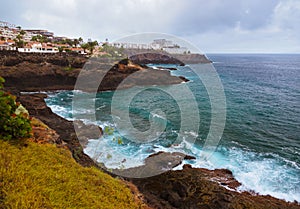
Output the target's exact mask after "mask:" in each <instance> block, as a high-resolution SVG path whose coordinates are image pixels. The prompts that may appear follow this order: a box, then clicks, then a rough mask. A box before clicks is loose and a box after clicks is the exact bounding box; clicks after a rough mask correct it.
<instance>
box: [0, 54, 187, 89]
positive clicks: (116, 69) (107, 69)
mask: <svg viewBox="0 0 300 209" xmlns="http://www.w3.org/2000/svg"><path fill="white" fill-rule="evenodd" d="M1 53H2V56H1V58H0V76H2V77H4V78H5V80H6V83H5V86H6V87H7V88H12V87H14V88H17V89H18V90H20V91H51V90H72V89H74V85H75V83H76V80H77V77H78V75H79V73H80V72H81V69H82V67H83V66H84V65H85V64H87V65H86V67H87V68H88V70H84V72H83V73H82V74H81V75H82V78H83V79H85V80H86V90H89V88H90V87H91V86H95V85H97V86H98V85H99V83H95V82H99V78H100V77H101V76H104V79H103V80H102V82H101V84H100V86H99V89H98V90H99V91H105V90H115V89H116V88H117V87H120V86H119V85H120V83H121V82H122V81H123V80H124V79H125V78H127V77H128V76H129V75H131V76H132V79H130V82H127V83H126V84H124V85H123V86H121V88H129V87H132V86H134V85H167V84H178V83H181V82H182V81H186V80H185V79H184V78H178V77H176V76H171V74H170V72H169V71H162V70H155V69H149V68H147V67H141V66H139V65H137V64H134V63H132V62H129V63H127V64H124V63H123V64H122V63H116V64H114V63H112V62H111V61H110V60H107V59H103V60H102V59H88V58H86V57H82V56H77V55H66V54H49V55H48V54H47V55H38V54H25V53H15V52H3V51H2V52H1Z"/></svg>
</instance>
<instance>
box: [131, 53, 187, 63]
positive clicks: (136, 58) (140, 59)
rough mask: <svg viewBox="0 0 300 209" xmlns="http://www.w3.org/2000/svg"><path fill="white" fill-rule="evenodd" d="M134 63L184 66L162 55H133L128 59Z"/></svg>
mask: <svg viewBox="0 0 300 209" xmlns="http://www.w3.org/2000/svg"><path fill="white" fill-rule="evenodd" d="M129 59H130V60H132V61H133V62H134V63H137V64H150V63H151V64H176V65H182V64H184V63H183V62H182V61H180V60H178V59H177V58H175V57H172V56H170V55H167V54H162V53H143V54H135V55H132V56H130V57H129Z"/></svg>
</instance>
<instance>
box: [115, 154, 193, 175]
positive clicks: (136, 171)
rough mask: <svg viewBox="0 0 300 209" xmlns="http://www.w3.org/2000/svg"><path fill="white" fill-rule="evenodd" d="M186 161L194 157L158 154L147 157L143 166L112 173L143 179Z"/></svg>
mask: <svg viewBox="0 0 300 209" xmlns="http://www.w3.org/2000/svg"><path fill="white" fill-rule="evenodd" d="M187 159H195V157H193V156H189V155H185V154H183V153H180V152H172V153H169V152H158V153H155V154H152V155H150V156H149V157H147V158H146V160H145V164H144V165H142V166H138V167H134V168H128V169H120V170H118V169H114V170H113V172H114V173H115V174H118V175H120V176H124V177H130V178H144V177H148V176H154V175H157V174H160V173H163V172H165V171H167V170H172V169H173V168H175V167H176V166H178V165H180V164H181V163H182V161H183V160H187Z"/></svg>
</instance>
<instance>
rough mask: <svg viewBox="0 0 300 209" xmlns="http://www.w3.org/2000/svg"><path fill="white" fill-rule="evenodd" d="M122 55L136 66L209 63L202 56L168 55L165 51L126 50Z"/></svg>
mask: <svg viewBox="0 0 300 209" xmlns="http://www.w3.org/2000/svg"><path fill="white" fill-rule="evenodd" d="M124 53H125V54H126V55H127V56H128V57H129V58H130V59H131V60H132V61H134V62H135V63H138V64H149V63H153V64H176V65H184V64H200V63H201V64H205V63H211V61H210V60H209V59H208V58H207V57H206V56H205V55H204V54H169V53H167V52H165V51H155V50H143V49H126V50H125V51H124Z"/></svg>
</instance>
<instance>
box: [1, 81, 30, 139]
mask: <svg viewBox="0 0 300 209" xmlns="http://www.w3.org/2000/svg"><path fill="white" fill-rule="evenodd" d="M4 82H5V80H4V79H3V78H2V77H0V139H4V140H10V139H20V138H28V137H30V136H31V125H30V119H29V115H28V111H27V110H26V109H25V108H24V107H23V106H22V105H21V104H20V103H19V102H16V97H15V96H13V95H11V94H9V93H7V92H5V91H3V83H4Z"/></svg>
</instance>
